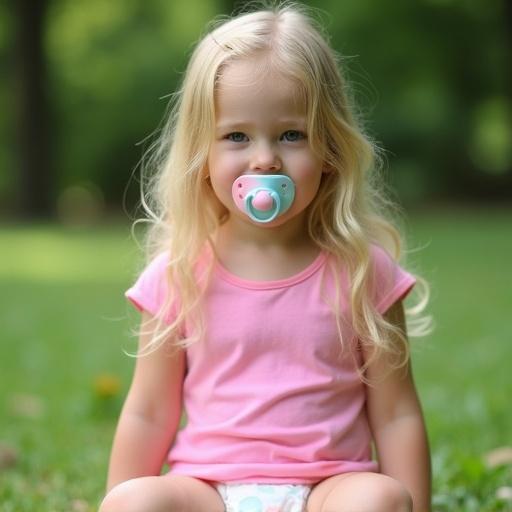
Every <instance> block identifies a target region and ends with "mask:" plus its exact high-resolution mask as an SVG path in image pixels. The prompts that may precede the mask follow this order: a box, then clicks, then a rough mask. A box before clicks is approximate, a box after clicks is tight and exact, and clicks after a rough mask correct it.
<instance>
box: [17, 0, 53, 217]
mask: <svg viewBox="0 0 512 512" xmlns="http://www.w3.org/2000/svg"><path fill="white" fill-rule="evenodd" d="M13 6H14V8H13V11H14V21H15V23H16V28H15V34H14V37H15V41H14V57H15V62H14V83H13V86H14V91H13V93H14V98H15V125H16V126H15V129H16V140H17V147H16V156H15V162H16V163H15V165H16V174H17V176H16V178H17V180H16V181H17V186H18V193H17V197H16V202H17V210H18V214H19V215H20V216H21V217H22V218H30V219H34V218H48V217H50V216H51V215H52V214H53V212H54V206H53V201H52V196H53V187H54V179H53V168H52V163H51V158H50V121H49V115H48V96H47V90H46V66H45V52H44V26H45V14H46V10H47V6H48V2H47V0H37V1H36V2H33V1H31V0H16V1H14V2H13Z"/></svg>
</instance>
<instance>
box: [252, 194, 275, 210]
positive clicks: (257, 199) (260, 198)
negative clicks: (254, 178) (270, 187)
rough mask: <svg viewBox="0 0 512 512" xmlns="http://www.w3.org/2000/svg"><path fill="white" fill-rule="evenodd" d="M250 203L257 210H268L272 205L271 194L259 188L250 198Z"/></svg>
mask: <svg viewBox="0 0 512 512" xmlns="http://www.w3.org/2000/svg"><path fill="white" fill-rule="evenodd" d="M252 205H253V206H254V208H256V209H257V210H260V211H262V212H268V210H270V209H271V208H272V207H273V206H274V200H273V199H272V196H271V195H270V194H269V193H268V192H267V191H265V190H260V191H259V192H258V193H257V194H256V195H255V196H254V199H253V200H252Z"/></svg>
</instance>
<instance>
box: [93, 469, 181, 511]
mask: <svg viewBox="0 0 512 512" xmlns="http://www.w3.org/2000/svg"><path fill="white" fill-rule="evenodd" d="M154 478H158V477H148V478H135V479H133V480H127V481H126V482H123V483H121V484H119V485H117V486H116V487H114V488H113V489H112V490H111V491H110V492H109V493H108V494H107V495H106V496H105V498H104V499H103V501H102V503H101V505H100V508H99V511H98V512H161V511H162V512H164V511H165V512H174V511H177V510H184V508H183V507H182V505H183V503H182V502H183V499H182V496H181V493H180V491H179V489H172V492H169V491H171V489H168V490H166V492H162V491H163V489H162V487H161V486H159V485H158V486H157V485H155V484H156V481H153V480H154Z"/></svg>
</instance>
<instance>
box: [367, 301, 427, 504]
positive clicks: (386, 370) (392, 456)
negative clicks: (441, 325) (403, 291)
mask: <svg viewBox="0 0 512 512" xmlns="http://www.w3.org/2000/svg"><path fill="white" fill-rule="evenodd" d="M384 317H385V318H386V320H387V321H388V322H390V323H392V324H394V325H396V326H398V327H399V328H401V329H403V331H404V332H405V328H406V327H405V318H404V310H403V306H402V303H401V301H398V302H397V303H395V304H394V305H393V306H392V307H391V308H390V309H389V310H388V312H387V313H386V314H385V315H384ZM367 376H368V378H369V381H370V385H369V386H368V395H367V397H368V398H367V400H368V402H367V407H368V416H369V421H370V427H371V429H372V433H373V438H374V441H375V445H376V449H377V456H378V459H379V464H380V471H381V473H383V474H385V475H388V476H391V477H393V478H395V479H397V480H399V481H400V482H402V483H403V484H404V485H405V486H406V487H407V489H408V490H409V492H410V493H411V495H412V498H413V503H414V508H413V510H414V512H429V511H430V497H431V469H430V455H429V448H428V440H427V434H426V428H425V423H424V420H423V414H422V411H421V406H420V402H419V399H418V395H417V393H416V388H415V386H414V381H413V377H412V372H411V367H410V365H407V367H406V368H401V369H398V370H390V361H389V355H383V356H381V357H379V358H378V359H377V360H375V362H374V363H372V364H371V365H370V367H369V369H368V374H367Z"/></svg>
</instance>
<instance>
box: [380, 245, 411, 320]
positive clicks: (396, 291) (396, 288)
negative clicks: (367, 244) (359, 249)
mask: <svg viewBox="0 0 512 512" xmlns="http://www.w3.org/2000/svg"><path fill="white" fill-rule="evenodd" d="M371 255H372V265H373V280H372V288H373V300H374V304H375V308H376V309H377V311H378V312H379V313H381V314H384V313H385V312H386V311H387V310H388V309H389V308H390V307H391V306H392V305H393V304H394V303H395V302H396V301H398V300H402V299H404V298H405V297H406V296H407V295H408V293H409V292H410V291H411V289H412V288H413V286H414V285H415V283H416V278H415V277H414V276H413V275H412V274H410V273H409V272H407V271H405V270H404V269H403V268H402V267H400V265H398V264H397V263H396V262H395V260H394V259H393V258H392V257H391V256H390V255H389V254H388V253H387V252H386V251H385V250H384V249H383V248H382V247H379V246H377V245H372V249H371Z"/></svg>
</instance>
